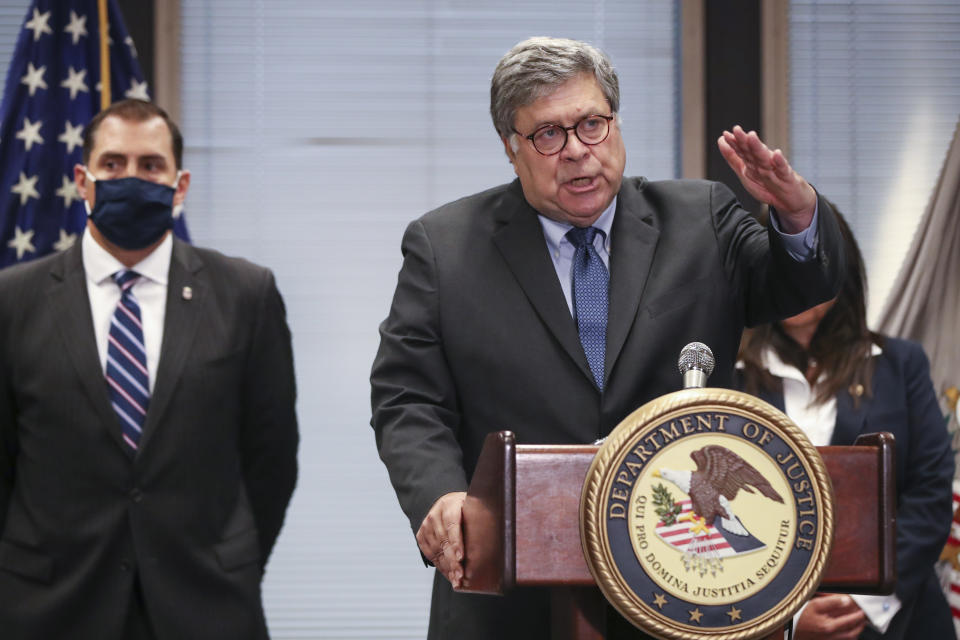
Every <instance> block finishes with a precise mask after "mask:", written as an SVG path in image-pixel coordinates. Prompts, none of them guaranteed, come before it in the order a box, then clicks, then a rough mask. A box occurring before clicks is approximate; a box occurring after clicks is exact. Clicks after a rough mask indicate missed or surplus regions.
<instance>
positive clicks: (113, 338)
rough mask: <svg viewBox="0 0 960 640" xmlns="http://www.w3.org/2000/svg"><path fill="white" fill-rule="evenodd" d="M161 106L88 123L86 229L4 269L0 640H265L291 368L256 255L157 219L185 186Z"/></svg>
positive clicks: (286, 473) (272, 295)
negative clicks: (192, 241) (228, 249)
mask: <svg viewBox="0 0 960 640" xmlns="http://www.w3.org/2000/svg"><path fill="white" fill-rule="evenodd" d="M182 150H183V140H182V138H181V136H180V133H179V131H178V130H177V127H176V125H175V124H174V123H173V122H172V121H171V120H170V119H169V118H168V117H167V114H166V113H164V112H163V111H162V110H161V109H159V108H158V107H156V106H154V105H152V104H150V103H146V102H142V101H138V100H125V101H122V102H118V103H116V104H114V105H112V106H111V107H109V108H108V109H106V110H105V111H103V112H101V113H100V114H98V115H97V116H96V117H95V118H94V119H93V120H92V121H91V122H90V124H89V125H88V126H87V129H86V131H85V133H84V146H83V160H84V165H77V167H76V168H75V173H74V177H75V180H76V186H77V190H78V191H79V194H80V196H81V197H82V198H83V199H84V201H85V203H86V205H87V206H88V211H89V214H90V215H89V218H88V223H87V229H86V233H84V235H83V237H82V239H81V241H80V242H79V243H77V244H76V245H75V246H74V247H72V248H70V249H67V250H66V251H64V252H62V253H59V254H55V255H52V256H48V257H46V258H43V259H40V260H36V261H34V262H30V263H26V264H23V265H18V266H15V267H11V268H8V269H5V270H4V271H0V629H2V630H3V631H2V633H0V635H2V636H3V637H4V638H5V639H10V640H33V639H41V638H67V637H69V638H77V639H89V640H103V639H116V640H120V639H121V638H122V639H124V640H126V639H129V638H134V639H139V638H157V639H160V640H167V639H169V640H180V639H182V638H204V639H223V640H228V639H229V640H237V639H247V638H249V639H261V638H266V637H267V629H266V625H265V622H264V616H263V608H262V605H261V599H260V582H261V577H262V575H263V570H264V565H265V564H266V561H267V558H268V556H269V555H270V551H271V549H272V547H273V544H274V541H275V540H276V538H277V534H278V533H279V531H280V527H281V525H282V523H283V518H284V513H285V511H286V507H287V503H288V502H289V500H290V496H291V494H292V492H293V488H294V484H295V482H296V473H297V463H296V450H297V442H298V436H297V421H296V415H295V413H294V400H295V389H294V374H293V358H292V353H291V348H290V333H289V330H288V329H287V325H286V320H285V315H284V307H283V302H282V300H281V298H280V294H279V293H278V291H277V288H276V285H275V283H274V278H273V275H272V274H271V273H270V272H269V271H268V270H266V269H264V268H261V267H258V266H255V265H253V264H250V263H249V262H246V261H244V260H240V259H236V258H227V257H225V256H223V255H221V254H219V253H216V252H214V251H210V250H205V249H197V248H194V247H191V246H189V245H187V244H184V243H182V242H180V241H179V240H177V239H174V238H173V236H172V234H171V233H170V229H171V228H172V224H173V222H172V221H173V217H172V216H173V208H174V207H175V206H177V205H180V204H181V203H182V202H183V199H184V196H185V195H186V192H187V188H188V186H189V184H190V174H189V172H187V171H185V170H182V169H181V156H182Z"/></svg>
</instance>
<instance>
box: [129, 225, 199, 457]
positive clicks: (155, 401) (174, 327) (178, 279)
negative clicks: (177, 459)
mask: <svg viewBox="0 0 960 640" xmlns="http://www.w3.org/2000/svg"><path fill="white" fill-rule="evenodd" d="M202 268H203V262H202V261H201V260H200V258H199V256H198V255H197V253H196V251H194V250H193V248H192V247H190V246H189V245H187V244H185V243H183V242H181V241H180V240H177V239H174V241H173V257H172V259H171V260H170V275H169V277H168V278H167V308H166V312H165V316H164V322H163V344H162V345H161V347H160V362H159V364H158V367H157V380H156V382H155V384H154V385H153V393H152V394H151V397H150V408H149V410H148V411H147V419H146V422H145V423H144V425H143V434H142V435H141V436H140V451H143V449H144V448H145V447H146V446H147V444H148V443H149V440H150V438H151V436H152V435H153V432H154V431H156V429H157V425H158V424H159V422H160V419H161V418H162V417H163V413H164V411H165V410H166V408H167V405H168V404H169V403H170V399H171V397H172V396H173V392H174V390H175V389H176V386H177V384H178V382H179V380H180V377H181V372H182V371H183V367H184V365H185V364H186V362H187V356H188V355H189V354H190V347H191V345H192V344H193V339H194V336H195V334H196V332H197V327H198V326H199V320H200V317H201V315H202V311H203V306H204V304H205V303H206V298H207V293H208V289H209V287H208V285H207V281H206V279H205V278H203V277H202V274H201V273H200V272H201V269H202ZM188 287H189V291H190V293H189V295H187V294H186V291H187V288H188Z"/></svg>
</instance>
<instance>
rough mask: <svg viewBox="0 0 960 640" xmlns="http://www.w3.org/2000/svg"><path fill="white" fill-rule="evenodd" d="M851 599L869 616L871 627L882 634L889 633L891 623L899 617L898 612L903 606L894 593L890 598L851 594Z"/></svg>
mask: <svg viewBox="0 0 960 640" xmlns="http://www.w3.org/2000/svg"><path fill="white" fill-rule="evenodd" d="M850 597H851V598H853V601H854V602H856V603H857V606H859V607H860V608H861V609H863V612H864V613H865V614H867V619H868V620H869V621H870V626H872V627H873V628H874V629H876V630H877V631H879V632H880V633H886V632H887V627H889V626H890V621H891V620H893V616H895V615H897V612H898V611H900V607H901V606H902V605H901V602H900V599H899V598H897V595H896V594H894V593H891V594H890V595H888V596H866V595H861V594H858V593H851V594H850Z"/></svg>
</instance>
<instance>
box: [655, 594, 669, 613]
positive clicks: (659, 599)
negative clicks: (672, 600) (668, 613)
mask: <svg viewBox="0 0 960 640" xmlns="http://www.w3.org/2000/svg"><path fill="white" fill-rule="evenodd" d="M653 604H655V605H657V607H659V608H660V609H663V605H665V604H667V599H666V598H665V597H664V596H663V594H662V593H656V594H654V596H653Z"/></svg>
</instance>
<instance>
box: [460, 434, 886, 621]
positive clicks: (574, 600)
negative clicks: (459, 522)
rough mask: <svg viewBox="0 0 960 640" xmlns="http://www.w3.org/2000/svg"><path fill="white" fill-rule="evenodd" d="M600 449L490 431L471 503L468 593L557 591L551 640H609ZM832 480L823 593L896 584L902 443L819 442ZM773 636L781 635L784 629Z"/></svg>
mask: <svg viewBox="0 0 960 640" xmlns="http://www.w3.org/2000/svg"><path fill="white" fill-rule="evenodd" d="M598 449H599V447H597V446H571V445H546V446H536V445H518V444H516V441H515V438H514V435H513V433H512V432H510V431H500V432H498V433H491V434H490V435H488V436H487V439H486V441H485V443H484V447H483V451H482V452H481V454H480V458H479V460H478V461H477V468H476V471H475V472H474V475H473V480H472V482H471V483H470V489H469V491H468V492H467V498H466V500H465V502H464V505H463V533H464V547H465V554H464V581H463V588H462V589H460V591H464V592H472V593H487V594H503V593H505V592H506V591H508V590H510V589H512V588H513V587H515V586H540V587H549V588H550V589H551V605H552V628H553V633H552V637H553V638H554V639H555V640H562V639H568V638H569V639H580V640H587V639H589V640H601V639H602V638H604V637H605V631H606V622H605V601H604V599H603V595H602V594H601V593H600V590H599V588H598V587H597V586H596V583H595V582H594V580H593V576H592V575H591V573H590V571H589V569H588V568H587V562H586V560H585V559H584V557H583V550H582V547H581V544H580V528H579V522H580V519H579V509H580V492H581V489H582V487H583V482H584V478H585V477H586V474H587V470H588V468H589V467H590V463H591V462H592V460H593V457H594V455H595V454H596V453H597V450H598ZM818 450H819V452H820V455H821V456H822V457H823V461H824V463H825V464H826V467H827V471H828V473H829V474H830V478H831V481H832V482H833V488H834V495H835V511H836V513H837V514H838V517H837V518H836V529H835V533H834V541H833V549H832V553H831V556H830V560H829V562H828V564H827V567H826V570H825V572H824V576H823V580H822V582H821V585H820V591H834V592H839V593H873V594H888V593H891V592H892V591H893V586H894V581H895V580H896V567H895V555H894V540H895V519H896V516H895V510H896V481H895V476H894V473H895V460H894V440H893V436H892V435H890V434H888V433H875V434H870V435H865V436H861V437H860V438H858V439H857V441H856V444H855V445H854V446H851V447H818ZM769 637H770V638H782V637H783V635H782V633H780V635H777V634H776V633H775V634H773V635H770V636H769Z"/></svg>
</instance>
